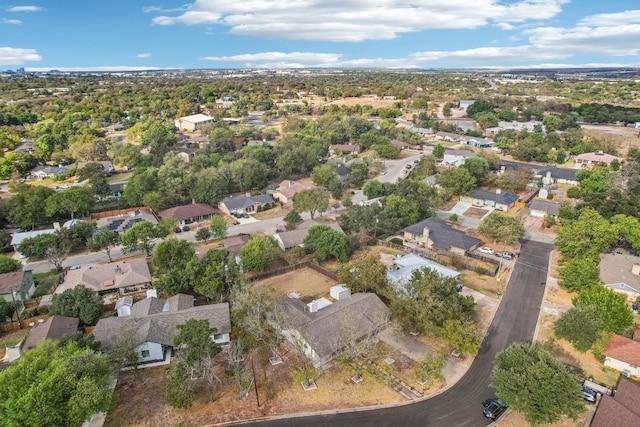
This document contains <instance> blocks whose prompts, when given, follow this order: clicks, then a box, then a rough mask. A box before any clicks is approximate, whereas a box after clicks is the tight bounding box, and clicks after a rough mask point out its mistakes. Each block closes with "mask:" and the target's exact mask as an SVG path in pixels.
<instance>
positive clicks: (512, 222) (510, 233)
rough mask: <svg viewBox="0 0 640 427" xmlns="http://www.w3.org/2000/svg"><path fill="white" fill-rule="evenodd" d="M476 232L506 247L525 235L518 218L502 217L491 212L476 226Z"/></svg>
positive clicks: (497, 213)
mask: <svg viewBox="0 0 640 427" xmlns="http://www.w3.org/2000/svg"><path fill="white" fill-rule="evenodd" d="M478 231H479V232H480V234H482V235H483V236H487V237H489V238H491V239H494V240H495V241H498V242H505V243H506V244H508V245H510V244H513V243H515V242H516V241H517V240H518V239H521V238H523V237H524V234H525V229H524V224H523V223H522V221H521V220H520V218H516V217H513V216H508V215H503V214H501V213H499V212H498V211H493V212H491V214H490V215H489V216H487V217H486V218H485V219H483V220H482V222H480V225H479V226H478Z"/></svg>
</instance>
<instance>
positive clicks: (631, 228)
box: [611, 215, 640, 253]
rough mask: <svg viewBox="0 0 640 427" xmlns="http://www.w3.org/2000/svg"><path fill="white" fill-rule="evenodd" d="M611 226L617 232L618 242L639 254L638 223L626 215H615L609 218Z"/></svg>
mask: <svg viewBox="0 0 640 427" xmlns="http://www.w3.org/2000/svg"><path fill="white" fill-rule="evenodd" d="M611 225H612V226H613V228H614V229H615V230H616V231H617V234H618V236H620V240H622V242H624V243H626V244H627V245H629V246H631V247H632V248H633V250H634V251H636V252H638V253H640V221H638V218H636V217H633V216H627V215H615V216H613V217H612V218H611Z"/></svg>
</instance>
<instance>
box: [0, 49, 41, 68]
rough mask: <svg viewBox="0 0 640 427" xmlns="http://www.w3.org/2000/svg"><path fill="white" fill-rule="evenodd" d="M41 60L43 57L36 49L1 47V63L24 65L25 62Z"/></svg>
mask: <svg viewBox="0 0 640 427" xmlns="http://www.w3.org/2000/svg"><path fill="white" fill-rule="evenodd" d="M40 60H42V57H41V56H40V55H38V53H37V52H36V50H35V49H21V48H17V47H0V65H22V64H24V63H25V62H30V61H40Z"/></svg>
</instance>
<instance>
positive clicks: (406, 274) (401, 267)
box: [387, 254, 460, 288]
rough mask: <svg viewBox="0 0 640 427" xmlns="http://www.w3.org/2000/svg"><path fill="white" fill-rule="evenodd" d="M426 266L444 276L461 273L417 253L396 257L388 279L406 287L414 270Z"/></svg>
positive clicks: (458, 275)
mask: <svg viewBox="0 0 640 427" xmlns="http://www.w3.org/2000/svg"><path fill="white" fill-rule="evenodd" d="M424 268H428V269H431V270H433V271H435V272H436V273H438V274H439V275H440V276H442V277H446V278H456V277H460V273H459V272H457V271H456V270H453V269H451V268H449V267H445V266H444V265H442V264H438V263H437V262H435V261H431V260H430V259H426V258H423V257H421V256H420V255H416V254H407V255H404V256H401V257H398V258H396V259H395V260H394V261H393V266H391V268H389V269H388V270H387V279H388V280H389V282H390V283H391V284H393V285H395V286H396V287H398V288H402V287H404V285H405V284H406V283H408V282H409V281H410V280H411V277H412V276H413V272H414V271H416V270H422V269H424Z"/></svg>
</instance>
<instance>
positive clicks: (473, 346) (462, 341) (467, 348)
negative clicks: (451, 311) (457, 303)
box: [438, 319, 484, 357]
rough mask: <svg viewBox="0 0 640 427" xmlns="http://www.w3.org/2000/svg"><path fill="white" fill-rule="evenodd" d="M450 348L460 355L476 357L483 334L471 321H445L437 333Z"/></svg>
mask: <svg viewBox="0 0 640 427" xmlns="http://www.w3.org/2000/svg"><path fill="white" fill-rule="evenodd" d="M438 335H439V336H440V337H442V339H443V340H444V342H446V343H447V344H448V345H449V346H450V347H451V348H453V349H455V350H456V351H458V352H460V353H468V354H470V355H471V356H472V357H475V356H477V354H478V349H479V348H480V344H482V339H483V338H484V334H483V333H482V331H480V330H479V329H478V325H477V324H476V322H474V321H473V320H466V321H462V320H460V319H449V320H445V322H444V326H443V327H442V328H441V329H440V332H439V333H438Z"/></svg>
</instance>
